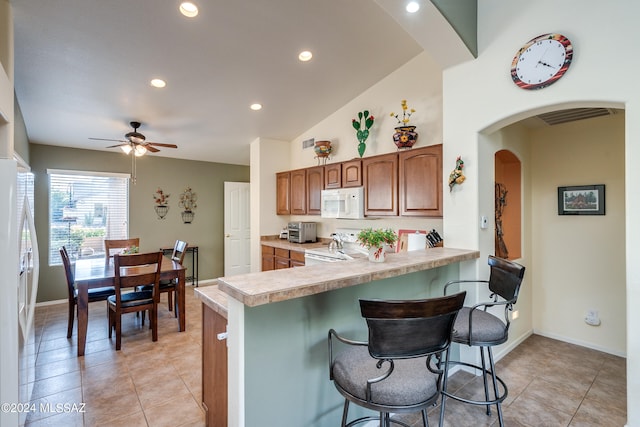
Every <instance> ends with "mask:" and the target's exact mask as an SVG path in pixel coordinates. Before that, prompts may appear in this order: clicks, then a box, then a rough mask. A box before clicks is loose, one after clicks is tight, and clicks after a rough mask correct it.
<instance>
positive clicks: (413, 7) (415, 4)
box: [407, 1, 420, 13]
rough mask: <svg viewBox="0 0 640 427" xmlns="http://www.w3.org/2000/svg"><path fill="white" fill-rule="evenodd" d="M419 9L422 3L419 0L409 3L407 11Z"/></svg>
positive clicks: (412, 11)
mask: <svg viewBox="0 0 640 427" xmlns="http://www.w3.org/2000/svg"><path fill="white" fill-rule="evenodd" d="M418 10H420V4H419V3H418V2H417V1H412V2H409V3H407V12H409V13H416V12H417V11H418Z"/></svg>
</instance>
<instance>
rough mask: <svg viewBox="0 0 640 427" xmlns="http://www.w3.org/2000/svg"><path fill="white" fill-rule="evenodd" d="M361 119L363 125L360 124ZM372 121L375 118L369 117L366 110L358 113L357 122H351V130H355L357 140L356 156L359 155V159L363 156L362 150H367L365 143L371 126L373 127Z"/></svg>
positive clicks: (353, 120) (354, 120)
mask: <svg viewBox="0 0 640 427" xmlns="http://www.w3.org/2000/svg"><path fill="white" fill-rule="evenodd" d="M363 119H364V123H362V120H363ZM374 120H375V117H373V116H370V115H369V111H368V110H364V111H361V112H359V113H358V120H356V119H352V120H351V126H353V128H354V129H355V130H356V138H358V154H360V157H362V156H363V155H364V150H365V149H366V148H367V145H366V144H365V141H366V140H367V138H368V137H369V129H371V126H373V122H374ZM363 124H364V128H363Z"/></svg>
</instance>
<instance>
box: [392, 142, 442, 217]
mask: <svg viewBox="0 0 640 427" xmlns="http://www.w3.org/2000/svg"><path fill="white" fill-rule="evenodd" d="M398 159H399V181H400V215H402V216H428V217H442V144H439V145H431V146H428V147H422V148H414V149H412V150H407V151H402V152H400V153H399V154H398Z"/></svg>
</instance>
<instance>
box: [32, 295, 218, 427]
mask: <svg viewBox="0 0 640 427" xmlns="http://www.w3.org/2000/svg"><path fill="white" fill-rule="evenodd" d="M186 294H187V300H186V310H185V312H186V315H187V328H186V331H185V332H178V319H176V318H175V317H174V315H173V312H169V311H168V310H167V302H166V297H167V296H166V294H165V293H163V294H161V306H160V310H159V314H158V327H159V329H158V335H159V339H158V341H157V342H155V343H154V342H153V341H151V331H150V330H149V327H148V323H146V326H145V327H142V326H141V325H140V319H139V318H136V317H135V315H134V314H128V315H125V316H124V317H123V325H122V349H121V351H117V352H116V351H115V335H114V337H113V338H112V340H109V338H108V328H107V308H106V302H103V301H100V302H94V303H91V304H90V306H89V325H88V329H87V345H86V349H85V355H84V356H83V357H77V346H76V325H74V334H73V337H72V339H70V340H68V339H67V329H66V328H67V326H66V325H67V304H66V303H64V304H56V305H50V306H44V307H38V308H37V309H36V314H35V333H36V346H35V348H34V350H33V351H35V352H37V357H36V381H35V383H34V388H33V400H34V401H35V403H36V407H40V403H44V404H47V403H76V402H77V403H81V402H82V403H85V404H86V406H85V408H86V412H84V413H68V414H55V413H38V412H34V413H30V414H29V416H28V417H27V421H26V425H27V426H34V427H35V426H61V427H62V426H64V427H67V426H110V427H111V426H113V427H116V426H127V427H136V426H153V427H155V426H168V427H178V426H185V427H186V426H204V425H205V419H204V412H203V411H202V409H201V407H200V402H201V400H202V399H201V394H202V384H201V371H202V346H201V331H202V311H201V307H200V301H199V300H197V299H196V298H195V296H194V295H193V288H192V287H191V286H187V289H186Z"/></svg>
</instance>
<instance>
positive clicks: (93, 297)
mask: <svg viewBox="0 0 640 427" xmlns="http://www.w3.org/2000/svg"><path fill="white" fill-rule="evenodd" d="M115 292H116V290H115V288H114V287H113V286H105V287H104V288H93V289H89V290H88V293H89V301H90V302H92V301H103V300H106V299H107V297H108V296H110V295H113V294H115ZM75 297H76V298H77V297H78V290H77V289H76V290H75Z"/></svg>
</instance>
